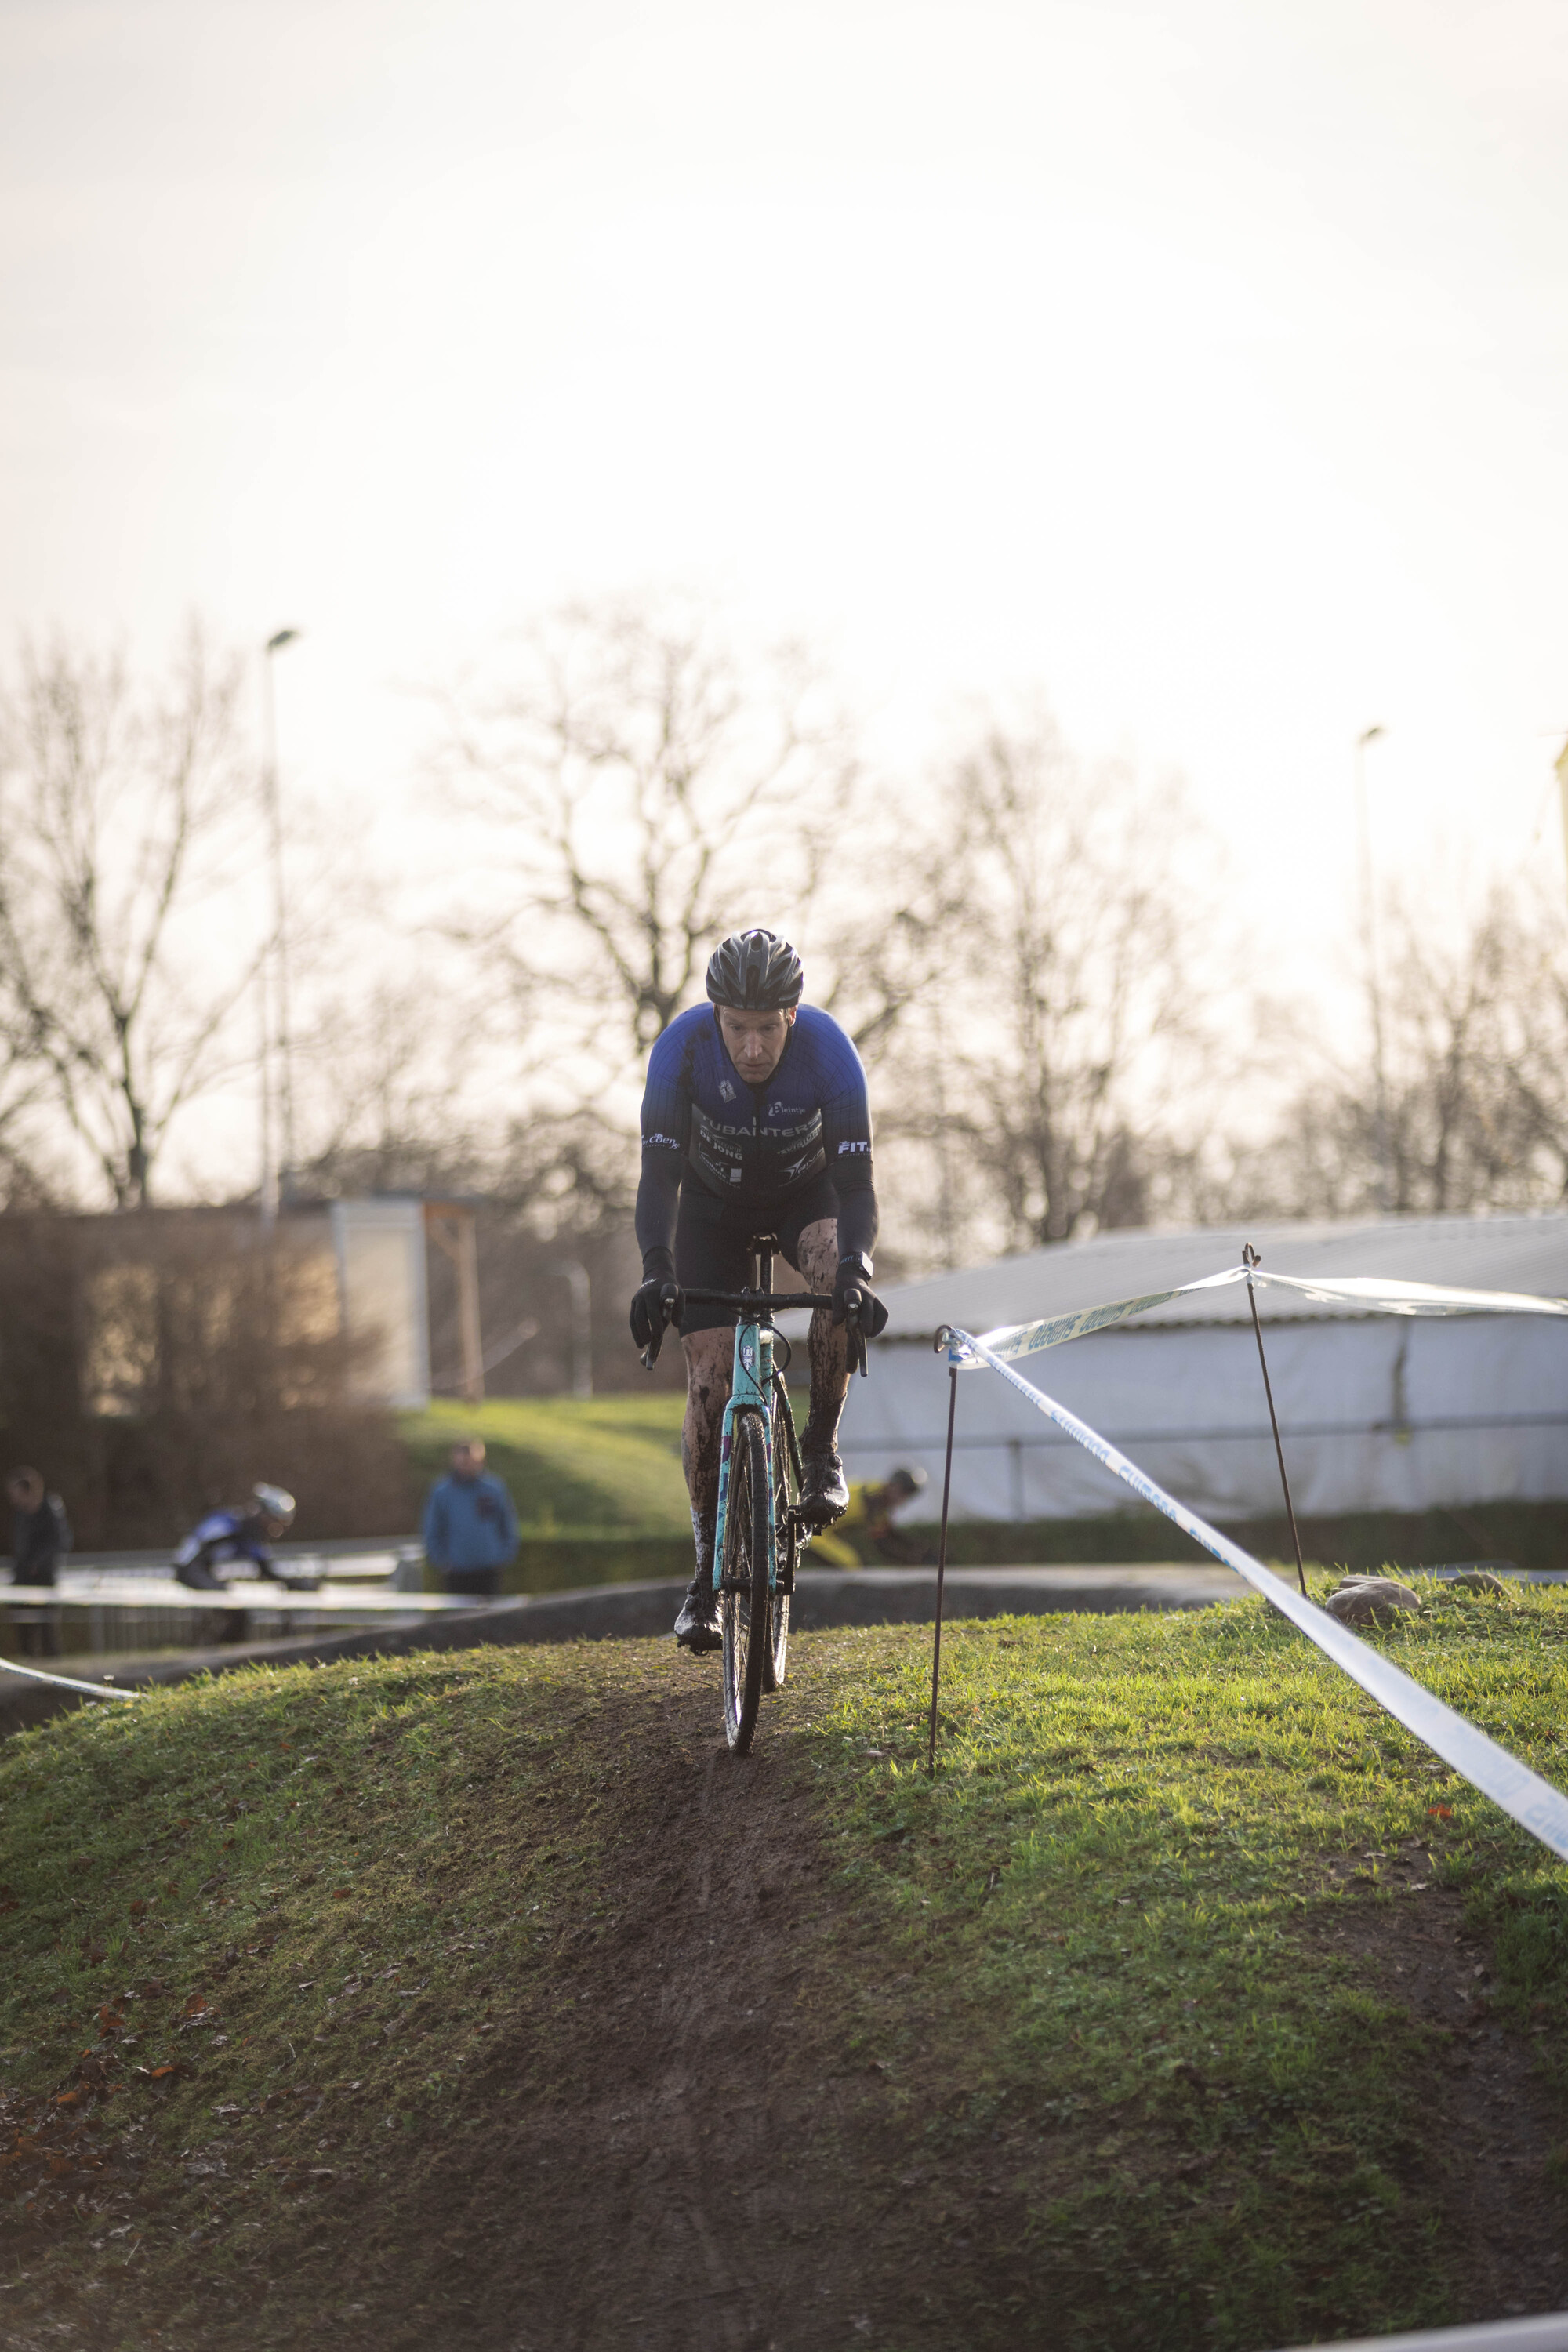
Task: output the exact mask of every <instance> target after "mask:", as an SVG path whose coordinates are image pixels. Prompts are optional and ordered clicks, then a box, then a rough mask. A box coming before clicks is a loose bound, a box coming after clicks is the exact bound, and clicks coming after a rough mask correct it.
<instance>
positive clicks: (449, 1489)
mask: <svg viewBox="0 0 1568 2352" xmlns="http://www.w3.org/2000/svg"><path fill="white" fill-rule="evenodd" d="M425 1557H426V1559H427V1560H428V1561H429V1563H430V1565H431V1567H432V1568H434V1569H436V1570H438V1571H439V1573H440V1576H441V1579H442V1581H443V1583H444V1584H445V1586H446V1589H447V1591H448V1592H450V1593H454V1594H460V1595H461V1596H462V1597H463V1598H464V1599H465V1600H473V1601H493V1600H494V1599H495V1596H496V1594H497V1593H498V1592H499V1591H500V1577H501V1570H502V1569H503V1568H508V1567H510V1564H511V1562H512V1561H513V1560H514V1559H516V1558H517V1513H516V1511H515V1510H514V1508H513V1507H512V1499H511V1496H510V1495H509V1494H508V1493H507V1490H506V1487H505V1486H504V1485H503V1484H502V1482H501V1480H500V1479H499V1478H498V1477H497V1476H496V1475H495V1474H494V1472H493V1471H489V1470H487V1469H486V1468H485V1446H484V1440H483V1438H480V1437H466V1438H462V1439H460V1440H459V1441H458V1444H456V1445H454V1446H453V1448H452V1467H451V1469H450V1470H449V1471H448V1472H447V1475H446V1477H445V1478H438V1479H437V1482H436V1484H435V1486H432V1487H431V1489H430V1499H429V1501H428V1502H427V1503H426V1506H425Z"/></svg>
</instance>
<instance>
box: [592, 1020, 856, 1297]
mask: <svg viewBox="0 0 1568 2352" xmlns="http://www.w3.org/2000/svg"><path fill="white" fill-rule="evenodd" d="M821 1176H826V1178H827V1179H828V1181H830V1182H831V1183H832V1185H833V1188H834V1191H835V1192H837V1195H838V1244H839V1247H840V1249H842V1250H855V1249H864V1250H869V1248H870V1246H871V1244H872V1243H873V1242H874V1241H875V1239H876V1237H877V1198H876V1192H875V1190H874V1187H873V1183H872V1176H871V1111H870V1105H869V1103H868V1099H867V1094H866V1073H865V1071H864V1069H863V1068H862V1067H861V1065H860V1056H859V1055H858V1053H857V1052H856V1051H855V1047H854V1045H853V1043H852V1042H851V1040H850V1039H849V1038H848V1037H847V1035H846V1034H845V1032H844V1031H843V1030H842V1029H841V1028H840V1027H839V1025H838V1024H837V1021H835V1020H834V1019H833V1017H832V1015H831V1014H830V1013H821V1012H818V1011H817V1009H816V1006H815V1005H810V1004H803V1005H802V1006H801V1007H800V1009H799V1011H798V1012H797V1013H796V1014H795V1021H794V1023H793V1024H792V1026H791V1029H790V1033H789V1036H788V1038H787V1040H786V1042H785V1045H784V1053H783V1055H781V1056H780V1059H779V1063H778V1066H777V1068H776V1069H775V1070H774V1071H773V1075H772V1076H771V1077H769V1078H768V1079H767V1080H766V1082H765V1083H764V1084H763V1085H762V1086H760V1087H753V1086H752V1085H750V1084H748V1082H747V1081H746V1080H745V1079H744V1078H742V1076H741V1075H740V1072H739V1071H738V1070H737V1069H736V1067H735V1065H734V1063H733V1062H732V1061H731V1058H730V1055H729V1051H728V1048H727V1047H726V1045H725V1044H724V1039H723V1035H722V1033H721V1030H720V1027H719V1018H718V1014H717V1013H716V1012H715V1011H714V1008H713V1007H712V1006H711V1005H710V1004H698V1005H693V1007H692V1008H691V1010H690V1012H689V1013H681V1014H679V1017H678V1018H677V1019H676V1020H674V1021H672V1022H671V1023H670V1024H669V1027H668V1029H667V1030H666V1031H665V1033H664V1034H663V1036H662V1037H661V1038H660V1039H659V1040H658V1044H657V1045H655V1047H654V1049H653V1053H652V1055H650V1057H649V1060H648V1071H647V1089H646V1091H645V1092H644V1095H643V1107H642V1181H641V1184H640V1185H639V1187H638V1190H637V1241H638V1243H639V1244H640V1245H641V1248H642V1250H643V1254H644V1260H645V1267H646V1261H647V1256H648V1254H649V1253H650V1252H656V1251H657V1252H658V1253H659V1254H660V1255H661V1257H662V1256H665V1255H668V1252H669V1249H670V1246H671V1244H672V1243H673V1241H674V1237H675V1219H676V1213H677V1208H678V1205H679V1193H680V1187H681V1184H682V1183H683V1182H691V1181H696V1182H698V1183H700V1184H701V1185H702V1186H703V1187H704V1189H705V1190H706V1191H707V1192H710V1193H712V1194H713V1195H715V1197H716V1198H718V1199H719V1200H721V1201H725V1202H733V1204H734V1206H735V1208H736V1209H737V1210H738V1211H739V1212H741V1213H742V1214H743V1215H751V1216H765V1215H768V1214H771V1213H773V1212H774V1211H775V1210H777V1209H778V1208H780V1207H781V1206H783V1204H784V1202H787V1201H788V1200H789V1199H790V1198H791V1197H792V1195H793V1194H795V1192H800V1191H803V1190H804V1189H805V1186H806V1185H808V1184H810V1183H813V1182H814V1181H816V1179H817V1178H818V1177H821ZM658 1270H662V1268H660V1269H658Z"/></svg>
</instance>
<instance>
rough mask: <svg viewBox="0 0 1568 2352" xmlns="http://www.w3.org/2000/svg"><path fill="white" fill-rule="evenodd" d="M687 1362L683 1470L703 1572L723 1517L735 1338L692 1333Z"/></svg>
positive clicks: (710, 1561)
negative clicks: (722, 1457) (723, 1454)
mask: <svg viewBox="0 0 1568 2352" xmlns="http://www.w3.org/2000/svg"><path fill="white" fill-rule="evenodd" d="M680 1345H681V1348H682V1350H683V1351H684V1353H685V1357H686V1420H685V1422H684V1423H683V1425H682V1427H681V1432H680V1466H681V1468H682V1469H683V1470H684V1471H685V1473H686V1491H687V1493H688V1494H689V1496H690V1497H691V1532H692V1535H693V1538H695V1540H696V1545H697V1564H698V1566H699V1568H706V1569H711V1567H712V1565H713V1530H714V1524H715V1522H716V1520H717V1518H718V1516H719V1446H720V1441H721V1437H722V1435H723V1430H724V1407H725V1406H726V1405H727V1404H728V1403H729V1402H730V1368H731V1363H732V1362H733V1360H734V1353H735V1335H734V1333H733V1331H731V1330H730V1329H729V1328H724V1329H722V1330H719V1331H694V1332H692V1333H691V1335H690V1337H689V1339H682V1341H681V1343H680Z"/></svg>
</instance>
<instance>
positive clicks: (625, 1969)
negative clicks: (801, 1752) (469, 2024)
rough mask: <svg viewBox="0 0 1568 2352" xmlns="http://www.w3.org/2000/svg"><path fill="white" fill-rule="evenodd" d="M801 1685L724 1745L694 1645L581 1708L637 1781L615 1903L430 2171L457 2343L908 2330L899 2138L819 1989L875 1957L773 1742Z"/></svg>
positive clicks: (738, 2351)
mask: <svg viewBox="0 0 1568 2352" xmlns="http://www.w3.org/2000/svg"><path fill="white" fill-rule="evenodd" d="M683 1663H684V1662H683ZM811 1696H812V1694H811V1689H810V1678H809V1675H806V1676H805V1677H797V1678H796V1680H795V1682H793V1683H792V1685H790V1687H789V1690H788V1691H787V1692H786V1693H785V1695H784V1699H783V1700H782V1701H781V1702H779V1703H775V1704H773V1706H771V1708H770V1710H769V1714H768V1717H767V1718H766V1720H765V1723H764V1728H763V1733H762V1735H760V1736H759V1740H758V1745H757V1749H756V1752H755V1753H754V1754H753V1755H752V1757H750V1758H748V1759H744V1760H739V1761H738V1760H737V1759H733V1758H731V1756H730V1755H729V1754H728V1753H727V1751H726V1750H725V1748H724V1746H723V1742H722V1738H721V1735H720V1734H719V1732H718V1727H717V1726H718V1715H719V1698H718V1682H717V1672H716V1669H715V1668H713V1667H711V1666H710V1665H709V1664H706V1663H704V1664H701V1665H694V1666H693V1667H692V1669H691V1672H690V1674H689V1678H682V1677H670V1676H669V1675H668V1673H660V1674H659V1675H657V1676H654V1677H650V1682H649V1686H648V1687H647V1689H646V1691H645V1693H644V1694H643V1696H642V1699H641V1701H640V1703H639V1704H637V1705H636V1706H632V1707H629V1708H628V1709H627V1710H626V1715H625V1717H624V1718H623V1719H622V1720H619V1721H616V1720H613V1719H611V1718H609V1717H603V1718H600V1719H599V1720H598V1722H597V1723H596V1724H594V1725H592V1726H588V1727H584V1737H587V1738H593V1739H595V1740H596V1741H597V1742H598V1743H600V1744H601V1745H602V1748H603V1754H602V1759H601V1760H602V1764H603V1768H604V1771H605V1774H606V1776H607V1775H609V1774H612V1773H614V1774H616V1775H618V1776H624V1780H625V1781H626V1783H629V1794H628V1793H623V1796H622V1798H621V1800H620V1801H619V1804H618V1812H619V1816H620V1837H619V1846H620V1853H621V1869H620V1871H619V1873H618V1874H617V1882H616V1885H615V1886H614V1889H613V1896H614V1899H615V1901H616V1905H617V1908H616V1912H615V1914H614V1915H613V1916H614V1925H613V1927H611V1928H610V1929H609V1931H608V1932H603V1933H601V1934H600V1936H599V1937H598V1938H597V1940H595V1942H593V1943H592V1944H591V1945H585V1946H584V1948H582V1949H581V1950H580V1951H579V1953H578V1954H577V1955H576V1956H575V1957H574V1958H568V1959H567V1961H566V1963H565V1965H564V1966H563V1969H562V1970H561V1972H560V1977H559V1981H558V1983H557V1984H556V1986H555V1988H554V1991H553V1997H552V2006H551V2012H550V2016H549V2019H548V2020H547V2021H543V2020H540V2019H531V2020H528V2021H519V2024H520V2025H521V2029H522V2031H521V2040H522V2042H523V2044H524V2045H525V2046H523V2047H519V2046H517V2045H516V2043H515V2042H513V2046H511V2047H510V2048H509V2047H508V2046H506V2043H504V2042H503V2044H502V2046H500V2047H498V2048H497V2050H496V2052H495V2054H494V2063H493V2069H492V2072H491V2074H490V2077H489V2084H488V2085H487V2088H488V2089H489V2092H490V2094H491V2114H492V2117H493V2118H494V2120H493V2121H492V2123H491V2125H490V2126H489V2129H488V2130H487V2132H486V2134H485V2136H484V2145H483V2146H482V2147H479V2148H476V2149H475V2150H474V2151H473V2159H472V2160H471V2161H470V2162H469V2163H468V2164H467V2165H464V2166H462V2167H460V2168H459V2167H458V2166H455V2165H454V2163H453V2162H452V2158H451V2155H450V2152H448V2153H447V2155H446V2157H444V2158H442V2159H440V2160H439V2161H438V2163H437V2165H436V2166H434V2167H432V2170H431V2174H430V2176H429V2178H428V2190H429V2193H430V2195H431V2196H432V2198H434V2197H435V2196H437V2194H438V2195H440V2196H441V2197H442V2199H443V2200H444V2201H445V2202H447V2205H448V2207H449V2210H450V2216H451V2218H450V2220H449V2221H448V2223H447V2227H446V2228H445V2229H444V2231H442V2233H441V2256H440V2260H439V2263H438V2264H437V2270H436V2274H435V2276H434V2278H433V2279H432V2280H431V2282H430V2283H431V2284H432V2285H433V2286H435V2287H437V2290H438V2291H439V2292H440V2293H441V2294H443V2295H444V2296H446V2297H449V2298H450V2307H451V2309H452V2310H453V2312H454V2314H457V2313H458V2312H460V2313H461V2314H462V2315H463V2323H462V2324H463V2330H464V2332H463V2333H462V2335H461V2336H459V2337H458V2339H456V2340H458V2341H462V2342H465V2343H473V2344H474V2345H476V2346H480V2345H482V2346H485V2347H490V2346H495V2347H502V2346H504V2347H510V2352H577V2347H581V2352H600V2347H606V2346H616V2347H626V2352H665V2347H672V2352H673V2347H685V2348H686V2352H769V2347H773V2352H796V2347H801V2352H805V2347H812V2352H816V2347H824V2346H828V2345H836V2344H843V2345H844V2346H846V2347H850V2346H855V2345H865V2344H867V2343H868V2342H870V2341H873V2340H875V2341H876V2342H879V2343H884V2344H885V2343H887V2342H888V2341H889V2335H888V2329H889V2325H890V2324H892V2320H891V2312H892V2310H897V2311H898V2312H899V2314H900V2315H899V2318H898V2321H897V2323H896V2324H897V2326H898V2330H899V2333H900V2336H902V2335H903V2334H904V2332H905V2330H906V2329H907V2328H908V2327H909V2326H911V2325H913V2326H917V2327H918V2326H919V2324H920V2322H919V2312H918V2308H917V2309H916V2310H910V2308H909V2305H910V2294H909V2291H908V2290H909V2263H910V2255H911V2252H912V2251H913V2243H912V2242H913V2241H914V2240H916V2239H918V2237H919V2235H920V2231H919V2228H918V2226H917V2217H916V2216H915V2215H914V2214H913V2213H912V2212H911V2211H910V2209H909V2206H908V2203H907V2195H906V2194H905V2193H903V2192H900V2189H899V2186H898V2176H899V2172H900V2168H902V2165H901V2159H900V2133H899V2132H898V2130H897V2129H896V2128H895V2127H894V2126H893V2125H892V2119H891V2117H890V2116H889V2113H888V2095H887V2092H886V2089H885V2087H884V2084H883V2080H882V2077H881V2075H880V2074H879V2073H878V2072H877V2071H876V2070H875V2069H874V2068H872V2067H870V2066H869V2065H863V2066H858V2065H857V2064H856V2063H854V2058H853V2053H850V2052H847V2051H846V2049H845V2047H844V2037H843V2032H842V2023H841V2018H840V2016H839V2015H838V2014H837V2013H836V2012H830V2011H829V2009H828V2008H827V2006H826V2001H825V2000H824V1998H823V1996H824V1993H825V1991H826V1983H825V1979H826V1976H827V1975H828V1973H830V1972H831V1971H832V1970H834V1969H837V1968H840V1967H842V1966H844V1965H845V1964H846V1963H848V1964H850V1965H855V1966H858V1964H859V1963H860V1962H861V1961H862V1960H864V1959H865V1958H868V1957H874V1955H868V1953H867V1952H866V1950H865V1949H864V1948H863V1947H858V1940H857V1927H858V1922H857V1921H856V1920H855V1918H854V1916H853V1913H852V1912H851V1911H850V1909H849V1907H848V1906H847V1903H846V1902H845V1901H844V1899H843V1898H842V1897H841V1896H840V1895H837V1894H836V1893H835V1890H834V1884H833V1877H832V1870H833V1865H832V1864H831V1861H830V1858H829V1857H828V1856H827V1854H826V1853H825V1851H824V1843H823V1832H822V1825H821V1824H820V1822H817V1821H816V1820H815V1819H814V1818H813V1815H812V1813H811V1811H810V1810H809V1809H808V1806H807V1804H806V1803H805V1801H804V1798H805V1791H804V1789H803V1786H802V1780H801V1775H800V1772H799V1769H797V1768H796V1766H795V1761H794V1759H793V1757H792V1755H791V1752H790V1748H791V1743H790V1742H789V1738H788V1725H789V1717H790V1716H791V1715H792V1714H798V1713H799V1712H801V1711H803V1710H805V1708H807V1707H808V1706H809V1704H810V1700H811ZM830 1945H831V1947H832V1948H831V1949H830V1948H829V1947H830ZM510 2038H511V2037H509V2040H510ZM519 2078H520V2079H521V2082H522V2083H524V2084H526V2085H527V2088H526V2090H525V2091H524V2092H523V2095H521V2097H517V2096H515V2095H513V2096H512V2097H510V2099H509V2097H508V2090H509V2087H510V2080H512V2079H519ZM509 2107H510V2115H508V2114H507V2110H508V2108H509ZM503 2116H504V2117H505V2120H502V2117H503ZM914 2300H915V2303H916V2305H918V2304H919V2302H920V2301H921V2294H919V2293H918V2292H917V2294H916V2295H915V2297H914ZM944 2300H945V2298H944ZM890 2307H891V2309H890ZM427 2324H428V2315H427V2314H425V2313H421V2314H419V2315H418V2318H417V2324H416V2326H410V2328H409V2329H408V2330H407V2332H406V2336H404V2337H402V2338H400V2339H399V2340H404V2341H407V2342H408V2343H410V2344H412V2343H414V2342H416V2341H417V2340H419V2337H420V2336H421V2334H422V2333H423V2330H424V2328H425V2326H427Z"/></svg>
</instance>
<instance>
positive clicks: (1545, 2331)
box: [1293, 2311, 1568, 2352]
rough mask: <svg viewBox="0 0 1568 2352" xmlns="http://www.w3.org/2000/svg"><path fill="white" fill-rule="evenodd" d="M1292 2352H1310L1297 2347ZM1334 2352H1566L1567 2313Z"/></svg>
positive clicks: (1340, 2346) (1365, 2342)
mask: <svg viewBox="0 0 1568 2352" xmlns="http://www.w3.org/2000/svg"><path fill="white" fill-rule="evenodd" d="M1293 2352H1310V2347H1309V2346H1307V2345H1305V2344H1300V2345H1297V2346H1295V2347H1293ZM1334 2352H1568V2311H1548V2312H1543V2313H1542V2315H1541V2316H1540V2317H1539V2318H1536V2319H1487V2320H1482V2321H1481V2322H1480V2323H1479V2325H1478V2326H1474V2327H1423V2328H1420V2329H1418V2330H1417V2332H1416V2333H1415V2335H1414V2336H1357V2337H1356V2339H1355V2341H1354V2343H1353V2344H1345V2343H1341V2342H1339V2341H1337V2340H1336V2342H1335V2345H1334Z"/></svg>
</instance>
